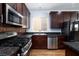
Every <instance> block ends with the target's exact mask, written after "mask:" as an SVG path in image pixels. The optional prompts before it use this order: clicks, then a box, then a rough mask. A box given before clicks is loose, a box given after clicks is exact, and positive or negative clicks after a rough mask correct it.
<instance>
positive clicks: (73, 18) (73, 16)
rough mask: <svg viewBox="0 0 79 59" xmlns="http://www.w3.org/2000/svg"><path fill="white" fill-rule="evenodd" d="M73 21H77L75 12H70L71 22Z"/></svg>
mask: <svg viewBox="0 0 79 59" xmlns="http://www.w3.org/2000/svg"><path fill="white" fill-rule="evenodd" d="M75 20H78V18H77V12H72V14H71V21H72V22H73V21H75Z"/></svg>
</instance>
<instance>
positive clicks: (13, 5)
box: [7, 3, 18, 10]
mask: <svg viewBox="0 0 79 59" xmlns="http://www.w3.org/2000/svg"><path fill="white" fill-rule="evenodd" d="M7 4H8V5H10V6H11V7H12V8H14V9H15V10H16V9H17V7H16V6H17V4H18V3H7Z"/></svg>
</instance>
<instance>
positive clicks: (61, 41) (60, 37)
mask: <svg viewBox="0 0 79 59" xmlns="http://www.w3.org/2000/svg"><path fill="white" fill-rule="evenodd" d="M63 42H64V36H58V48H59V49H63V48H64V44H63Z"/></svg>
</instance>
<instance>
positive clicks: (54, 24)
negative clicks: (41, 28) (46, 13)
mask: <svg viewBox="0 0 79 59" xmlns="http://www.w3.org/2000/svg"><path fill="white" fill-rule="evenodd" d="M62 23H63V14H62V13H58V12H50V25H51V28H61V27H62Z"/></svg>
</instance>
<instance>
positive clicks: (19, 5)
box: [16, 3, 23, 14]
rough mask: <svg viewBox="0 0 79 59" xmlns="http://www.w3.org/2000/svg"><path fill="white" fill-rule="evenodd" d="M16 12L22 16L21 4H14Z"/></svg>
mask: <svg viewBox="0 0 79 59" xmlns="http://www.w3.org/2000/svg"><path fill="white" fill-rule="evenodd" d="M16 10H17V12H19V13H20V14H23V3H17V4H16Z"/></svg>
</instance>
